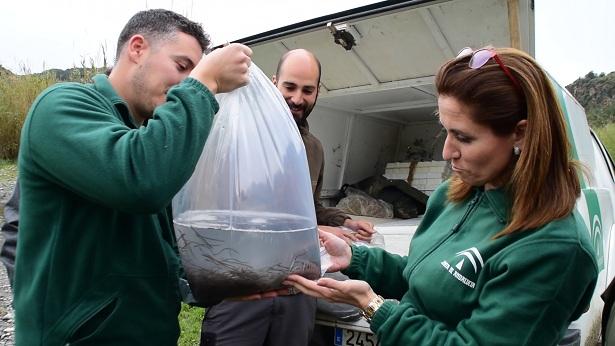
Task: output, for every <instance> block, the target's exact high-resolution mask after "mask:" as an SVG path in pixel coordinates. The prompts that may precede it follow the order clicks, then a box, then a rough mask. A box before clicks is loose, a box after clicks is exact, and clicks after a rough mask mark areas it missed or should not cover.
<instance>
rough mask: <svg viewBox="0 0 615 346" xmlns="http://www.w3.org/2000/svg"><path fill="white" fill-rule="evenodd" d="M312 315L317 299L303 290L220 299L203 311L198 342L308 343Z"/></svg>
mask: <svg viewBox="0 0 615 346" xmlns="http://www.w3.org/2000/svg"><path fill="white" fill-rule="evenodd" d="M315 316H316V299H315V298H312V297H308V296H305V295H303V294H298V295H294V296H284V297H276V298H267V299H261V300H255V301H223V302H222V303H220V304H218V305H214V306H212V307H210V308H208V309H207V312H206V313H205V318H204V319H203V325H202V327H201V346H230V345H232V346H263V345H267V346H282V345H284V346H287V345H293V346H295V345H297V346H301V345H306V346H307V345H308V344H309V341H310V338H311V336H312V332H313V330H314V319H315Z"/></svg>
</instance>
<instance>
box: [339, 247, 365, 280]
mask: <svg viewBox="0 0 615 346" xmlns="http://www.w3.org/2000/svg"><path fill="white" fill-rule="evenodd" d="M350 249H351V251H352V257H351V258H350V265H349V266H348V268H346V269H344V270H342V273H343V274H345V275H347V276H349V277H351V278H353V279H357V278H359V279H360V278H361V277H362V274H363V269H364V266H365V265H364V264H365V262H366V261H367V248H366V247H365V246H356V245H351V246H350Z"/></svg>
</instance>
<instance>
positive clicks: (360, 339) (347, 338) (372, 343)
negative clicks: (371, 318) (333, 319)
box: [333, 328, 380, 346]
mask: <svg viewBox="0 0 615 346" xmlns="http://www.w3.org/2000/svg"><path fill="white" fill-rule="evenodd" d="M333 344H334V345H335V346H378V345H380V343H378V340H377V339H376V335H375V334H369V333H365V332H359V331H356V330H351V329H344V328H335V335H334V340H333Z"/></svg>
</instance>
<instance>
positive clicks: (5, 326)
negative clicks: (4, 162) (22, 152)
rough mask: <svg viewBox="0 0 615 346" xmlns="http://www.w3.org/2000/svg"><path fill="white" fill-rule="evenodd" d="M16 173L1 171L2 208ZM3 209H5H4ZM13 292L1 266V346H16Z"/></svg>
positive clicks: (11, 169)
mask: <svg viewBox="0 0 615 346" xmlns="http://www.w3.org/2000/svg"><path fill="white" fill-rule="evenodd" d="M15 176H16V171H15V168H14V166H13V167H5V168H2V169H0V207H4V203H5V202H6V200H7V199H8V198H9V197H10V196H11V194H12V193H13V189H14V188H15ZM2 209H3V208H2ZM3 223H4V213H1V212H0V224H3ZM2 243H4V237H3V236H2V235H1V234H0V244H2ZM12 302H13V292H12V291H11V286H10V285H9V280H8V278H7V276H6V269H5V268H4V266H3V265H0V346H8V345H14V344H15V338H14V335H15V321H14V319H13V309H12V308H11V303H12Z"/></svg>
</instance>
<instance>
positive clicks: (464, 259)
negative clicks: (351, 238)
mask: <svg viewBox="0 0 615 346" xmlns="http://www.w3.org/2000/svg"><path fill="white" fill-rule="evenodd" d="M447 191H448V184H447V183H445V184H443V185H442V186H440V187H439V188H438V189H437V190H436V191H435V192H434V194H433V195H432V196H431V197H430V199H429V202H428V207H427V211H426V213H425V216H424V219H423V220H422V222H421V224H420V226H419V227H418V229H417V231H416V233H415V235H414V237H413V239H412V242H411V244H410V249H409V252H408V256H406V257H401V256H397V255H393V254H389V253H386V252H385V251H382V250H380V249H367V248H365V247H353V249H352V250H353V254H352V262H351V265H350V267H349V268H347V270H346V271H345V273H346V274H348V275H349V276H350V277H352V278H356V279H361V280H365V281H367V282H369V284H370V285H371V286H372V288H373V289H374V291H375V292H376V293H379V294H381V295H383V296H384V297H385V298H393V299H397V300H399V303H397V302H394V301H386V302H385V303H384V304H383V305H382V307H381V308H380V309H378V310H377V311H376V313H375V315H374V317H373V320H372V323H371V329H372V330H373V331H374V332H375V333H376V334H377V336H378V339H379V340H380V343H381V345H382V346H387V345H515V346H519V345H541V346H544V345H555V344H557V342H558V341H559V340H560V339H561V337H562V335H563V332H564V331H565V330H566V328H567V326H568V325H569V323H570V322H571V321H573V320H575V319H576V318H578V317H579V316H580V315H581V314H582V313H583V312H584V310H585V309H586V308H587V307H588V306H589V302H590V299H591V296H592V292H593V290H594V287H595V284H596V279H597V276H598V266H597V264H596V260H595V255H594V250H593V248H592V246H591V243H590V241H589V236H588V231H587V228H586V227H585V225H584V223H583V221H582V220H581V218H580V216H579V215H578V214H577V213H576V212H574V213H572V214H571V215H569V216H568V217H565V218H563V219H560V220H556V221H552V222H550V223H548V224H547V225H545V226H544V227H541V228H540V229H536V230H530V231H526V232H521V233H517V234H514V235H509V236H504V237H500V238H498V239H493V236H494V235H495V234H497V233H498V232H499V231H501V230H502V229H503V228H504V226H505V225H506V223H507V219H508V215H509V210H510V208H509V205H510V203H509V199H508V198H507V196H506V194H505V193H504V191H503V190H501V189H496V190H488V191H483V190H482V189H476V190H475V191H474V193H473V195H472V196H471V198H468V199H467V201H466V202H463V203H450V202H447V198H446V194H447Z"/></svg>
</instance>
